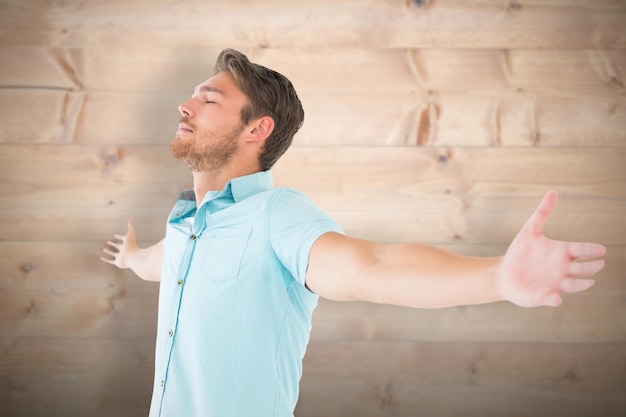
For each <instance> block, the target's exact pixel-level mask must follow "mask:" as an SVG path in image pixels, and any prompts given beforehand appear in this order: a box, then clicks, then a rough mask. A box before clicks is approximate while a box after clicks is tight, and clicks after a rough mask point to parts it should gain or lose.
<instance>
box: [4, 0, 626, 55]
mask: <svg viewBox="0 0 626 417" xmlns="http://www.w3.org/2000/svg"><path fill="white" fill-rule="evenodd" d="M419 5H422V7H419ZM625 13H626V12H625V11H624V8H623V5H621V4H619V3H615V2H612V1H603V2H601V3H599V4H598V3H594V4H593V5H591V4H589V3H581V2H580V1H578V0H572V1H561V2H558V3H554V2H548V1H540V2H538V1H535V2H532V3H527V4H523V5H522V4H520V3H517V2H513V3H509V2H500V1H480V2H475V1H471V0H456V1H449V2H438V1H424V2H413V1H391V0H388V1H384V2H379V1H376V0H360V1H358V2H355V1H349V2H348V1H347V0H344V1H341V2H337V1H330V0H326V1H313V0H308V1H305V2H298V3H285V2H284V1H281V0H273V1H270V2H266V3H264V4H263V5H262V6H259V5H254V4H250V3H249V2H246V1H244V0H240V1H232V2H220V3H213V2H211V3H206V2H201V1H192V2H185V3H182V4H178V3H176V4H173V3H171V2H170V1H166V0H160V1H157V2H152V1H147V0H135V1H133V2H132V3H128V2H126V1H124V0H116V1H110V2H107V3H106V5H104V4H100V3H99V2H82V1H78V0H74V1H67V2H63V3H53V4H48V3H43V2H37V3H35V4H31V5H28V6H23V5H21V4H20V3H17V2H10V4H6V3H5V4H4V5H3V9H2V13H0V16H2V20H0V27H2V28H4V31H3V33H2V35H3V36H2V37H0V40H1V43H2V44H5V45H6V44H10V45H55V46H57V45H58V46H72V47H75V46H84V47H89V46H94V45H102V44H103V43H106V44H109V45H111V46H114V47H123V46H125V45H129V44H130V45H134V46H149V45H164V46H171V45H178V46H187V45H197V44H198V42H199V39H201V40H202V41H201V42H202V43H204V44H207V45H211V46H220V47H222V46H226V45H232V46H244V47H250V46H251V45H253V46H255V47H259V48H287V47H293V46H296V45H297V46H299V47H307V48H310V47H334V48H337V47H343V48H345V47H352V48H354V47H357V48H358V47H361V46H362V45H364V44H365V45H370V46H372V47H386V48H436V47H442V46H445V47H452V48H502V47H507V48H535V49H536V48H545V49H579V48H623V47H624V45H625V44H626V37H625V36H624V30H623V25H622V23H623V20H624V14H625ZM33 14H34V18H32V17H31V16H33ZM51 17H52V18H51ZM461 34H462V36H460V35H461Z"/></svg>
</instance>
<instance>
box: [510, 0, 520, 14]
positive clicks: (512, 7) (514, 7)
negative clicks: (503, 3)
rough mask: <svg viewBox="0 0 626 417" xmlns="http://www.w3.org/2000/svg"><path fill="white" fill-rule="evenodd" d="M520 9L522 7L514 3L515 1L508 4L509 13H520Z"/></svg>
mask: <svg viewBox="0 0 626 417" xmlns="http://www.w3.org/2000/svg"><path fill="white" fill-rule="evenodd" d="M521 9H522V6H521V4H519V3H518V2H516V1H511V2H509V10H510V11H512V12H517V11H520V10H521Z"/></svg>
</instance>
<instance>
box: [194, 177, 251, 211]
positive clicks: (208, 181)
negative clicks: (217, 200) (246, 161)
mask: <svg viewBox="0 0 626 417" xmlns="http://www.w3.org/2000/svg"><path fill="white" fill-rule="evenodd" d="M256 172H259V171H258V170H256V171H253V170H250V171H246V170H240V171H236V172H232V171H227V170H222V171H217V172H192V174H193V190H194V192H195V194H196V204H197V206H198V207H199V206H200V204H202V200H203V199H204V196H205V195H206V194H207V193H208V192H210V191H221V190H222V189H223V188H224V186H225V185H226V183H228V181H230V180H232V179H234V178H238V177H243V176H244V175H250V174H254V173H256Z"/></svg>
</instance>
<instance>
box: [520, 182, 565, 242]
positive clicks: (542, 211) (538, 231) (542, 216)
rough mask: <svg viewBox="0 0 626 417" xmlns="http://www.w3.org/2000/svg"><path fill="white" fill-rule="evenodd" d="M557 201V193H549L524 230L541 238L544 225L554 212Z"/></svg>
mask: <svg viewBox="0 0 626 417" xmlns="http://www.w3.org/2000/svg"><path fill="white" fill-rule="evenodd" d="M557 199H558V194H557V192H556V191H554V190H550V191H548V192H547V193H546V195H545V196H544V197H543V199H542V200H541V202H540V203H539V206H538V207H537V209H536V210H535V212H534V213H533V215H532V216H531V217H530V219H528V221H527V222H526V224H525V225H524V228H526V229H528V230H529V231H530V232H531V233H532V234H533V235H535V236H541V235H542V234H543V225H544V223H545V222H546V219H547V218H548V216H550V214H551V213H552V210H554V207H555V206H556V201H557Z"/></svg>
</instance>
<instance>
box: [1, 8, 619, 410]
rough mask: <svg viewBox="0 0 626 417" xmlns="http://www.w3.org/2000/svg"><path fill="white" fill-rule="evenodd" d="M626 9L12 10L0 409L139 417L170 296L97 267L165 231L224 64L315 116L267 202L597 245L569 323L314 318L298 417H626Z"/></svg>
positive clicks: (6, 66) (334, 312)
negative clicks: (182, 120)
mask: <svg viewBox="0 0 626 417" xmlns="http://www.w3.org/2000/svg"><path fill="white" fill-rule="evenodd" d="M624 22H626V2H624V1H623V0H598V1H584V0H447V1H446V0H379V1H378V0H353V1H347V0H303V1H293V2H291V1H287V0H268V1H264V2H249V1H245V0H237V1H225V0H224V1H211V2H206V1H202V0H188V1H181V2H173V1H170V0H155V1H152V0H150V1H148V0H107V1H97V0H80V1H79V0H64V1H62V0H54V1H44V0H25V1H22V0H8V1H7V0H4V1H1V2H0V126H2V128H1V129H0V150H1V152H0V180H1V182H0V225H1V228H2V233H1V234H0V415H2V416H11V417H26V416H28V417H34V416H50V415H63V416H81V417H84V416H117V417H131V416H132V417H135V416H137V417H138V416H145V415H147V409H148V404H149V400H150V393H151V389H150V387H151V383H152V372H153V359H154V355H153V346H154V336H155V327H156V303H157V296H158V287H157V286H156V285H154V284H150V283H145V282H142V281H140V280H139V279H138V278H136V277H135V276H134V275H133V274H132V273H129V272H128V271H119V270H116V269H115V268H113V267H110V266H108V265H105V264H103V263H101V262H100V261H99V260H98V257H99V256H100V249H101V248H102V245H103V242H104V241H105V240H106V239H109V238H110V236H112V234H113V233H117V232H120V231H123V230H124V227H125V224H126V220H127V218H128V217H130V216H133V217H134V218H135V222H136V226H137V229H138V233H139V235H140V237H141V239H142V241H143V242H144V243H146V244H147V243H151V242H154V241H155V240H157V239H159V238H160V237H161V236H162V234H163V230H164V219H165V217H166V215H167V213H168V211H169V208H170V207H171V204H172V203H173V201H174V199H175V197H176V196H177V193H178V191H179V190H181V189H184V188H188V187H189V186H190V184H191V183H190V176H189V174H188V172H187V171H186V169H185V168H184V167H182V166H181V165H180V164H179V163H178V162H176V161H174V160H173V158H171V157H170V156H169V152H168V144H169V142H170V140H171V138H172V136H173V134H174V131H175V126H176V122H177V119H178V114H177V111H176V106H177V105H178V104H179V103H180V102H181V101H183V100H184V99H185V98H186V97H188V96H189V94H190V92H191V90H192V88H193V87H194V86H195V85H196V84H198V83H199V82H202V81H203V80H204V79H206V78H207V75H208V69H209V68H210V67H211V66H212V64H213V62H214V59H215V57H216V56H217V54H218V53H219V51H220V50H221V49H222V48H224V47H235V48H238V49H240V50H242V51H243V52H245V53H247V54H248V55H249V56H250V57H251V58H252V59H253V60H255V61H257V62H260V63H262V64H265V65H268V66H270V67H273V68H275V69H277V70H279V71H281V72H283V73H285V74H286V75H288V76H289V77H290V78H291V79H292V80H293V82H294V84H295V85H296V87H297V89H298V91H299V92H300V95H301V98H302V100H303V102H304V106H305V109H306V111H307V117H306V122H305V126H304V127H303V129H302V131H301V132H300V133H299V134H298V136H297V138H296V140H295V144H294V147H293V148H292V149H291V150H290V151H289V152H288V154H287V155H286V156H285V157H284V159H283V160H282V161H280V162H279V163H278V165H277V166H276V169H275V178H276V182H277V184H278V185H289V186H293V187H295V188H298V189H300V190H301V191H303V192H305V193H306V194H308V195H309V196H310V197H311V198H313V199H314V200H315V201H316V202H317V203H318V204H320V205H321V206H322V207H324V208H325V209H326V210H327V211H328V212H329V213H331V214H332V215H333V216H334V217H336V218H337V219H338V220H339V221H340V222H341V223H342V224H343V225H344V227H345V229H346V230H347V232H348V233H350V234H352V235H355V236H359V237H365V238H370V239H374V240H380V241H386V242H398V241H408V240H419V241H423V242H428V243H432V244H435V245H441V246H443V247H448V248H451V249H454V250H458V251H460V252H462V253H466V254H481V255H490V254H498V253H502V251H504V249H505V247H506V244H507V243H508V242H509V241H510V239H511V238H512V237H513V235H514V233H515V232H516V230H517V229H518V228H519V227H520V225H521V224H522V223H523V222H524V220H525V219H526V217H527V216H528V215H529V214H530V213H531V212H532V210H533V208H534V207H535V205H536V204H537V203H538V201H539V199H540V198H541V196H542V195H543V193H544V192H546V191H547V190H548V189H550V188H555V189H557V190H558V191H559V192H560V202H559V206H558V208H557V210H556V213H555V215H554V217H553V218H552V219H551V220H550V221H549V223H548V224H547V233H548V234H549V235H551V236H553V237H558V238H561V239H571V240H579V239H587V240H594V241H598V242H602V243H605V244H607V245H608V247H609V249H608V255H607V261H608V265H607V267H606V269H605V270H604V271H603V272H602V273H601V274H600V276H599V277H598V284H597V285H596V287H594V288H593V289H592V290H590V291H588V292H587V293H585V294H578V295H574V296H568V297H567V299H566V301H565V304H564V305H563V306H562V307H560V308H558V309H549V308H538V309H533V310H526V309H519V308H516V307H513V306H511V305H509V304H507V303H497V304H493V305H486V306H478V307H459V308H450V309H443V310H424V311H421V310H410V309H405V308H396V307H389V306H379V305H371V304H365V303H331V302H326V301H321V303H320V306H319V308H318V310H317V312H316V315H315V319H314V328H313V334H312V340H311V344H310V347H309V349H308V353H307V356H306V358H305V361H304V376H303V380H302V383H301V397H300V401H299V404H298V407H297V410H296V415H297V416H298V417H321V416H329V417H331V416H333V417H349V416H359V417H367V416H416V415H424V416H481V417H485V416H504V415H506V416H531V415H532V416H561V415H568V416H591V415H593V416H618V415H619V416H621V415H623V412H624V411H623V410H624V409H626V395H625V394H626V281H625V279H624V278H625V276H624V270H625V269H626V222H625V221H624V215H625V214H626V168H625V163H626V147H625V146H624V144H625V143H626V94H625V91H626V90H625V87H624V83H625V82H626V25H625V24H624Z"/></svg>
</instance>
